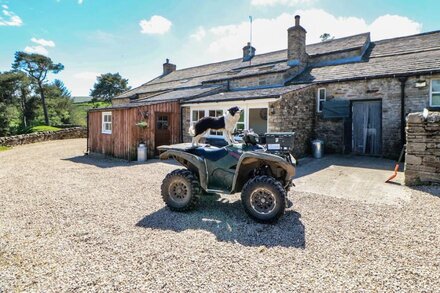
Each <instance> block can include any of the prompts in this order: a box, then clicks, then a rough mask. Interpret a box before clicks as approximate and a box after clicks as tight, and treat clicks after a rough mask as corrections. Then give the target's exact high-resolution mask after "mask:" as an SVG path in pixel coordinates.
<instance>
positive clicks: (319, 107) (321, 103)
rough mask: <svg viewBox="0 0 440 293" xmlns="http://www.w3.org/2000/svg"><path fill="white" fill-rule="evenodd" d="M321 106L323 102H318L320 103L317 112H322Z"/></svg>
mask: <svg viewBox="0 0 440 293" xmlns="http://www.w3.org/2000/svg"><path fill="white" fill-rule="evenodd" d="M322 104H323V101H320V102H319V109H318V111H319V112H321V111H322Z"/></svg>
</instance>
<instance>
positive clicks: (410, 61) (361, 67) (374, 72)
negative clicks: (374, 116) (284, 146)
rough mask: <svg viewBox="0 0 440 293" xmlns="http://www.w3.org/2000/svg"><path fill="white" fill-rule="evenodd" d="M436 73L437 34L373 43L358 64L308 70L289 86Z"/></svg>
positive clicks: (438, 61)
mask: <svg viewBox="0 0 440 293" xmlns="http://www.w3.org/2000/svg"><path fill="white" fill-rule="evenodd" d="M431 72H440V31H435V32H430V33H424V34H419V35H414V36H409V37H401V38H395V39H389V40H383V41H378V42H374V43H372V44H371V46H370V49H369V51H368V52H367V56H366V58H365V59H364V60H363V61H362V62H357V63H349V64H341V65H333V66H323V67H316V68H308V69H306V70H305V71H304V73H302V74H300V75H299V76H297V77H295V78H294V79H293V80H292V81H291V82H290V83H293V84H301V83H311V82H314V83H326V82H332V81H342V80H354V79H364V78H375V77H387V76H394V75H396V76H398V75H407V74H423V73H431Z"/></svg>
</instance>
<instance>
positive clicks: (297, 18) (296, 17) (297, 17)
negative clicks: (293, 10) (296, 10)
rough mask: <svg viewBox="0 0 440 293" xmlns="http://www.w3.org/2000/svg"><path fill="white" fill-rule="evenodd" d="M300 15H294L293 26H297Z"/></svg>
mask: <svg viewBox="0 0 440 293" xmlns="http://www.w3.org/2000/svg"><path fill="white" fill-rule="evenodd" d="M300 18H301V17H300V16H299V15H295V26H299V19H300Z"/></svg>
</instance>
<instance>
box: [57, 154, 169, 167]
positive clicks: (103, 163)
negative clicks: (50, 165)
mask: <svg viewBox="0 0 440 293" xmlns="http://www.w3.org/2000/svg"><path fill="white" fill-rule="evenodd" d="M62 160H63V161H70V162H73V163H78V164H85V165H92V166H95V167H99V168H113V167H130V166H136V165H149V164H153V163H157V162H161V163H173V162H172V161H171V160H169V161H160V160H158V159H150V160H147V161H146V162H142V163H138V162H136V161H130V162H129V161H126V160H122V159H114V158H108V157H104V156H102V157H101V156H86V155H84V156H77V157H72V158H67V159H62ZM173 165H177V163H175V164H173Z"/></svg>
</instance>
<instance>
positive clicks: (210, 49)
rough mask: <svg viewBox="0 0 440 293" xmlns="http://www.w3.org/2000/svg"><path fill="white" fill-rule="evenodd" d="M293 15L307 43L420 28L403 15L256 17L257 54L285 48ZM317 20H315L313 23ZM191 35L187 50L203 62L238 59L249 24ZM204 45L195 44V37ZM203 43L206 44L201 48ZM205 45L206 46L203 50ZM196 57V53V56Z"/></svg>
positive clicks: (310, 11)
mask: <svg viewBox="0 0 440 293" xmlns="http://www.w3.org/2000/svg"><path fill="white" fill-rule="evenodd" d="M296 14H299V15H301V25H302V26H303V27H304V28H305V29H306V30H307V43H308V44H311V43H317V42H320V38H319V37H320V36H321V35H322V34H323V33H329V34H331V35H332V36H334V37H336V38H340V37H345V36H350V35H354V34H359V33H363V32H371V38H372V39H373V40H378V39H383V38H392V37H398V36H404V35H410V34H416V33H420V31H421V28H422V25H421V24H420V23H418V22H416V21H414V20H411V19H409V18H408V17H405V16H399V15H383V16H380V17H378V18H376V19H375V20H373V22H371V23H367V21H366V20H365V19H363V18H359V17H338V16H334V15H332V14H330V13H328V12H326V11H324V10H321V9H307V10H297V11H295V13H293V14H288V13H283V14H281V15H279V16H278V17H275V18H256V19H254V21H253V27H252V29H253V37H252V38H253V40H252V44H253V46H254V47H255V48H256V49H257V54H260V53H265V52H270V51H275V50H280V49H285V48H287V29H288V28H289V27H291V26H292V25H294V23H295V19H294V16H295V15H296ZM317 19H319V21H316V20H317ZM202 31H203V32H204V33H200V34H198V32H199V30H198V31H197V32H196V33H194V34H192V35H191V38H190V41H189V43H188V45H187V46H188V47H191V46H199V47H200V46H205V48H199V49H200V50H201V52H202V53H201V54H200V55H198V56H197V58H198V59H199V60H200V57H204V60H210V61H220V60H225V59H231V58H238V57H240V55H241V48H242V47H243V46H244V45H245V44H246V42H247V41H248V40H249V23H248V22H247V21H243V22H241V23H237V24H230V25H223V26H216V27H211V28H202V29H201V30H200V32H202ZM202 37H203V38H204V40H205V42H203V43H199V44H198V43H197V42H196V41H197V40H198V38H200V39H201V38H202ZM205 44H206V45H205ZM206 46H207V47H206ZM196 55H197V54H196Z"/></svg>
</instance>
